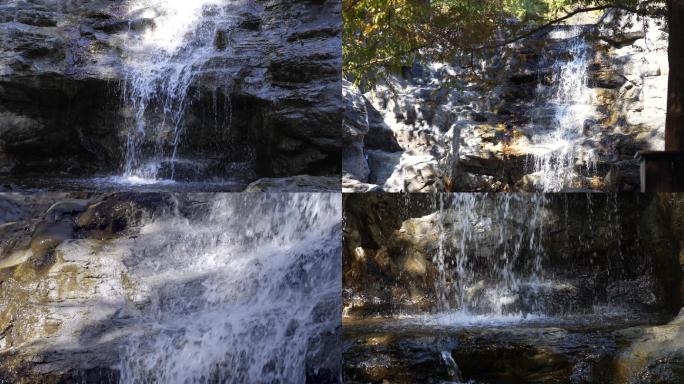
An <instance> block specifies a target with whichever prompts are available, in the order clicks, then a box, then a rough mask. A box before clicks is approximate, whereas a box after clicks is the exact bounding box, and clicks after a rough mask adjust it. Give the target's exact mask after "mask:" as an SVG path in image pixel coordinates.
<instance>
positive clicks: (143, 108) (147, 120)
mask: <svg viewBox="0 0 684 384" xmlns="http://www.w3.org/2000/svg"><path fill="white" fill-rule="evenodd" d="M228 1H230V0H197V1H182V0H139V1H137V2H135V3H134V4H133V5H132V6H131V10H130V13H131V14H134V15H136V16H137V17H140V18H148V19H152V20H154V27H153V28H149V29H147V30H146V31H145V32H144V33H142V34H140V35H132V36H133V37H131V40H130V41H129V42H128V44H127V49H128V52H126V55H127V59H126V61H125V65H126V73H127V79H126V82H125V89H124V92H123V94H124V101H125V102H126V103H127V104H128V105H130V107H131V108H132V111H133V114H134V119H133V120H134V121H133V124H132V125H131V126H130V127H129V128H128V132H127V134H126V141H125V148H124V150H125V153H124V167H123V175H122V176H121V177H120V178H118V180H119V181H121V182H123V183H129V184H150V183H157V182H159V180H160V179H162V178H164V179H169V180H173V179H174V178H175V176H176V175H175V173H176V167H177V165H178V163H179V162H183V163H189V164H184V166H186V167H192V166H193V165H196V166H197V167H201V165H202V164H192V162H193V161H197V160H192V159H181V158H179V153H178V150H179V145H180V144H181V141H182V139H183V135H184V130H185V122H186V121H185V119H186V114H187V110H188V108H189V107H190V105H191V104H192V102H193V98H194V97H195V95H194V94H193V91H192V89H191V87H192V86H194V85H196V84H194V83H195V82H196V78H197V75H198V74H199V73H200V72H201V71H202V68H203V66H204V65H205V64H206V63H207V61H208V60H209V59H210V58H211V57H212V54H214V53H215V50H216V48H215V46H214V41H215V36H216V32H217V30H219V29H221V30H229V29H230V27H231V25H232V24H233V23H235V20H236V18H235V17H233V16H232V15H230V14H227V10H226V4H227V3H228Z"/></svg>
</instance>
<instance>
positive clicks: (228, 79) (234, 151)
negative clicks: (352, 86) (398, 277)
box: [0, 0, 342, 181]
mask: <svg viewBox="0 0 684 384" xmlns="http://www.w3.org/2000/svg"><path fill="white" fill-rule="evenodd" d="M132 3H133V2H132V1H125V2H116V3H113V2H110V1H68V2H54V1H33V2H25V1H10V2H5V3H4V4H3V5H2V6H0V43H1V44H0V46H1V48H0V117H1V118H0V174H3V175H6V176H16V175H26V174H30V173H32V174H40V175H42V176H45V175H48V176H49V175H54V174H60V175H64V174H67V175H70V176H84V175H92V174H94V173H98V174H102V173H105V174H107V173H109V174H111V173H116V172H120V171H121V169H122V167H123V165H122V162H123V159H122V157H123V152H124V144H125V140H126V134H127V130H128V129H129V128H130V125H131V124H133V118H134V116H133V115H134V111H133V110H132V108H131V105H129V103H127V101H126V100H124V99H123V92H124V90H125V87H126V86H128V84H127V81H128V80H129V79H128V78H127V76H128V72H129V71H128V69H127V67H126V60H127V58H129V57H130V56H131V55H134V54H135V53H134V52H132V51H131V50H130V49H131V44H130V42H131V41H133V40H135V39H139V38H140V37H141V36H144V35H145V34H146V33H147V32H148V31H150V30H152V29H154V28H158V27H159V25H156V23H158V20H159V19H158V17H155V14H154V13H152V14H151V16H150V13H149V12H142V11H141V10H132V8H131V4H132ZM218 4H219V5H213V7H214V8H212V7H207V8H206V9H205V10H204V12H209V13H211V12H215V11H216V8H215V7H219V6H220V7H225V9H224V10H223V12H224V13H225V14H227V15H230V22H226V23H225V25H226V27H225V29H222V28H221V25H222V24H221V25H219V26H218V27H217V28H216V30H215V34H214V36H211V39H213V47H212V48H211V52H210V53H209V54H208V55H207V57H206V60H204V61H203V62H202V63H201V65H200V67H199V68H194V71H195V73H194V75H193V76H194V78H193V80H192V81H191V82H190V84H189V85H188V87H189V91H188V95H189V98H191V99H192V102H190V103H189V106H188V108H187V110H186V111H185V116H184V121H185V127H184V129H183V132H184V134H183V139H182V141H181V144H180V146H179V148H178V152H179V154H178V155H179V157H183V158H186V159H190V160H197V159H201V160H202V162H201V164H202V167H203V168H204V169H201V170H199V171H197V170H194V171H195V173H197V172H199V173H201V174H202V175H201V176H199V177H200V178H207V177H220V176H226V175H228V176H230V175H231V173H233V174H234V173H236V171H235V169H234V168H235V164H242V166H241V167H240V174H241V176H247V177H246V178H247V179H248V181H249V180H253V179H256V178H258V177H272V176H275V177H282V176H291V175H295V174H312V175H332V174H336V173H338V172H339V167H340V165H339V164H340V150H341V140H340V118H341V109H342V108H341V99H340V94H341V84H340V68H341V38H340V35H341V21H340V20H341V17H340V4H339V2H335V1H324V0H322V1H310V0H301V1H300V0H292V1H289V0H286V1H272V0H264V1H256V2H241V1H237V2H223V3H218ZM162 11H163V10H162ZM227 21H228V20H227ZM154 140H158V141H159V140H160V139H159V138H158V137H157V138H155V137H149V138H148V142H146V143H143V144H142V146H143V147H144V146H151V145H158V144H157V143H155V142H154ZM168 141H169V140H166V141H164V143H166V144H164V145H168V143H167V142H168ZM171 141H172V140H171ZM196 164H197V163H195V166H196ZM245 164H246V165H245ZM231 167H233V168H231ZM179 173H180V174H182V173H183V170H182V169H181V172H179ZM186 173H187V172H186ZM188 177H190V178H191V177H192V176H188Z"/></svg>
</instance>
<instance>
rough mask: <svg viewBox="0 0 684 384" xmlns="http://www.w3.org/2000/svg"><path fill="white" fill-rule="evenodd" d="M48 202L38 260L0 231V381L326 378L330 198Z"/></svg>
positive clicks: (330, 377)
mask: <svg viewBox="0 0 684 384" xmlns="http://www.w3.org/2000/svg"><path fill="white" fill-rule="evenodd" d="M13 201H21V199H16V198H15V199H12V200H10V201H9V203H10V204H11V203H12V202H13ZM60 204H61V205H60ZM60 204H55V205H54V207H53V208H51V210H50V212H52V213H48V214H47V215H45V216H43V218H42V219H41V220H42V221H39V222H44V223H45V224H40V225H39V226H38V227H37V228H43V227H50V228H55V227H56V224H60V225H62V226H64V225H67V224H69V225H70V226H69V228H70V230H71V231H70V232H69V234H68V235H67V236H61V237H60V238H59V239H57V238H56V237H55V236H54V235H46V236H45V238H46V239H54V240H55V241H54V242H50V243H48V242H44V243H41V244H46V246H49V248H46V250H45V253H44V254H43V255H38V254H37V253H36V252H37V251H36V249H38V248H36V247H32V248H30V249H28V250H25V249H23V248H22V244H23V242H24V240H21V235H20V234H19V233H15V232H11V228H13V226H12V223H11V224H10V225H9V227H2V230H3V231H4V232H3V238H4V239H6V240H4V241H3V243H2V246H3V247H9V249H5V248H3V255H5V253H6V252H7V251H9V252H10V253H11V254H16V253H17V252H24V253H26V255H27V259H24V260H23V261H21V260H20V261H18V262H13V263H11V264H10V265H9V267H8V266H6V265H2V264H0V265H2V266H1V267H0V272H2V281H3V284H2V288H3V289H2V291H1V292H0V322H2V325H0V328H2V329H3V330H4V331H3V334H2V337H1V338H0V340H2V342H1V343H0V354H1V355H2V356H3V361H4V363H2V364H0V381H2V379H6V380H10V381H11V380H13V378H14V379H16V378H18V377H21V378H25V379H30V378H32V377H41V375H45V376H44V377H52V378H57V380H63V381H64V382H71V381H69V380H74V381H76V382H99V381H98V380H105V378H107V379H106V380H110V381H118V382H120V383H127V384H132V383H152V382H155V383H160V382H169V383H171V382H173V383H243V382H292V383H295V382H296V383H303V382H311V383H313V382H338V381H339V375H340V354H339V349H338V348H339V344H338V332H339V327H340V320H339V310H340V294H339V292H340V270H341V269H340V246H341V239H340V216H341V212H340V196H339V195H337V194H277V195H269V194H218V195H208V194H176V195H167V194H161V195H160V194H138V193H134V194H117V195H113V196H109V197H103V198H101V199H96V200H95V201H89V202H86V204H85V205H84V204H83V201H81V202H80V203H79V205H74V204H75V203H69V204H71V205H69V206H67V205H65V204H66V202H62V203H60ZM60 207H61V208H60ZM86 207H87V208H86ZM79 212H80V213H79ZM30 214H31V213H27V215H30ZM74 215H75V216H74ZM15 216H16V214H15ZM29 217H31V216H29ZM54 220H56V222H54V223H53V221H54ZM21 223H22V222H21V221H20V222H19V224H21ZM28 223H35V221H30V222H28ZM24 225H26V224H24ZM29 225H34V224H29ZM36 233H38V229H37V230H36ZM13 236H17V237H16V238H15V237H13ZM36 236H38V235H35V236H34V237H36ZM50 236H51V237H50ZM13 239H16V241H17V242H15V241H13ZM98 239H106V240H104V241H102V240H98ZM41 241H42V240H41ZM50 241H52V240H50ZM32 243H35V244H38V243H37V240H36V239H34V241H33V242H32ZM48 244H49V245H48ZM36 258H43V259H41V260H43V263H42V264H38V263H36V262H35V261H34V259H36ZM36 265H40V267H37V266H36ZM34 268H35V269H36V272H35V275H34V274H33V273H34V272H31V271H33V270H34ZM38 268H40V269H39V270H38ZM31 276H33V277H31ZM43 295H45V296H43ZM39 297H41V298H43V297H44V298H43V299H40V300H38V298H39ZM20 313H25V314H27V315H26V316H25V317H24V319H23V320H22V323H21V324H19V323H15V322H13V320H12V319H13V318H14V316H16V315H19V314H20ZM28 314H31V315H28ZM7 321H9V323H7ZM35 362H39V363H35ZM8 375H9V376H8ZM13 375H17V376H13ZM60 382H61V381H60Z"/></svg>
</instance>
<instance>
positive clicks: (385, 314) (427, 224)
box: [343, 194, 684, 384]
mask: <svg viewBox="0 0 684 384" xmlns="http://www.w3.org/2000/svg"><path fill="white" fill-rule="evenodd" d="M500 195H501V194H490V195H489V196H490V197H489V200H487V199H485V201H487V203H484V204H482V203H480V202H477V201H474V202H471V203H470V204H468V203H464V202H462V201H459V203H458V204H456V205H454V204H453V202H452V201H449V200H448V199H446V200H445V199H440V198H438V197H435V196H431V195H425V194H415V195H398V196H382V195H377V194H366V195H356V196H347V197H346V198H345V200H344V204H345V210H346V211H345V212H346V217H345V227H344V239H345V241H344V248H343V255H344V256H343V288H344V292H343V298H344V302H343V304H344V312H343V316H344V323H343V330H344V334H343V339H344V358H345V360H344V364H345V365H344V375H345V377H344V379H345V382H352V383H383V382H393V383H394V382H396V383H414V382H426V383H441V382H466V383H573V384H575V383H587V384H588V383H611V384H623V383H659V382H662V383H677V382H681V381H682V380H684V370H682V361H683V359H682V356H684V347H683V343H682V341H681V340H682V338H681V335H682V330H683V329H684V328H682V324H684V323H683V322H682V315H681V313H680V314H679V315H677V312H679V311H680V308H681V306H682V303H683V301H682V295H681V286H682V285H681V284H682V265H684V264H682V261H681V258H680V252H681V249H682V248H681V239H682V232H681V228H682V225H681V219H682V211H681V205H682V204H681V198H682V196H681V195H680V194H662V195H640V196H637V195H625V194H621V195H617V196H616V195H603V194H557V195H547V196H546V197H545V200H544V202H543V204H540V205H537V208H535V209H531V210H530V207H534V206H535V204H536V203H535V202H534V199H533V198H531V196H529V195H528V196H527V197H525V198H522V200H521V202H522V204H521V205H518V204H517V203H514V204H509V202H507V200H510V201H515V197H514V196H516V195H509V194H504V196H503V197H502V196H500ZM482 196H487V195H482ZM454 200H455V201H456V200H457V199H456V198H454ZM465 200H466V201H467V199H465ZM448 207H454V209H455V211H454V212H452V213H450V212H449V209H450V208H448ZM459 207H460V208H461V209H460V210H459ZM487 207H489V208H487ZM535 210H537V211H539V213H534V212H535ZM501 211H509V212H511V213H512V214H511V215H504V216H500V215H497V214H496V212H501ZM445 214H446V217H448V219H446V220H445V216H444V215H445ZM535 217H543V220H542V222H543V228H544V229H543V231H541V232H539V231H536V232H534V233H535V236H541V241H540V243H538V244H540V245H541V247H540V248H527V247H528V246H529V245H528V244H530V243H529V242H530V241H532V242H533V240H531V238H530V237H526V236H523V237H521V238H519V237H518V236H520V235H519V234H520V232H519V230H522V231H523V232H525V231H526V230H527V228H528V227H534V226H535V224H534V223H535ZM468 221H470V222H471V224H472V227H469V226H468V225H467V224H463V223H467V222H468ZM459 223H461V224H459ZM510 226H512V227H513V228H519V230H512V231H510V230H506V229H502V228H503V227H507V228H511V227H510ZM522 228H525V229H522ZM471 229H472V230H473V232H468V231H470V230H471ZM440 232H443V233H445V235H444V236H440ZM465 233H472V234H473V236H475V237H476V239H477V247H476V248H469V247H468V242H467V240H466V241H463V240H462V239H463V237H464V234H465ZM442 238H445V239H453V244H455V245H454V246H450V245H448V244H450V243H449V242H446V243H445V242H443V240H441V239H442ZM499 239H507V241H503V242H502V241H499ZM518 239H524V240H522V241H520V240H518ZM506 242H508V243H512V244H520V247H521V248H522V249H525V248H527V249H528V250H529V251H530V252H528V251H523V252H520V253H514V252H513V251H515V249H516V248H515V247H507V246H506V245H504V244H505V243H506ZM464 250H466V252H468V253H471V254H472V255H474V256H473V257H472V258H465V259H461V258H460V257H461V256H459V255H462V253H463V252H464ZM442 251H443V252H444V254H445V255H446V257H445V259H444V262H443V263H440V258H439V255H440V252H442ZM539 252H542V253H543V258H541V259H539V262H540V268H541V271H542V273H541V275H537V276H542V277H541V282H540V283H536V284H535V283H534V281H531V280H527V279H526V278H524V277H523V276H522V275H524V274H525V273H524V272H522V271H524V270H525V269H526V268H527V267H526V266H525V265H526V260H530V259H533V258H534V255H535V254H536V253H539ZM511 257H514V258H517V262H515V263H513V264H511V267H510V268H511V269H506V268H508V267H506V265H507V264H506V263H505V262H504V260H505V259H506V258H511ZM459 260H461V261H459ZM440 269H442V270H444V269H446V270H447V271H451V272H450V273H451V274H453V276H454V278H453V279H449V278H448V276H450V275H449V273H447V278H446V279H444V277H443V274H441V273H440ZM499 269H503V270H505V271H507V272H506V273H504V274H499V273H495V272H494V271H497V270H499ZM478 271H479V272H478ZM471 273H474V275H475V276H476V278H475V280H472V279H470V276H471ZM511 273H512V274H516V273H517V274H520V273H522V275H518V276H519V278H518V279H517V280H515V281H516V284H517V287H516V288H515V290H514V291H513V292H515V293H514V294H513V295H511V291H510V290H508V289H510V288H507V287H506V285H505V284H504V285H501V284H499V283H498V281H500V280H504V279H505V278H506V276H507V275H510V274H511ZM455 285H457V286H458V288H459V289H461V290H462V291H459V290H458V289H456V290H454V289H453V286H455ZM488 286H489V287H496V289H494V290H492V289H488V288H487V287H488ZM454 291H455V292H463V293H462V294H461V295H462V296H461V297H460V298H459V297H458V293H457V294H456V297H453V296H450V295H451V294H452V293H450V292H454ZM492 295H494V296H495V297H496V298H495V299H492V298H491V297H490V296H492ZM496 295H498V296H496ZM501 301H503V302H504V303H503V305H501ZM445 302H446V303H447V306H446V307H445V306H444V303H445ZM497 303H498V304H499V306H497V305H496V304H497Z"/></svg>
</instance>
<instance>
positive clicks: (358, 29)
mask: <svg viewBox="0 0 684 384" xmlns="http://www.w3.org/2000/svg"><path fill="white" fill-rule="evenodd" d="M663 2H664V0H432V1H430V0H343V2H342V6H343V16H344V23H345V24H344V33H343V39H344V45H343V57H344V72H345V76H346V77H347V78H350V79H354V80H356V81H357V82H358V81H360V79H367V78H368V77H369V76H370V75H372V74H373V73H376V72H377V69H378V67H383V68H385V69H389V70H390V71H398V70H400V69H401V68H402V67H405V66H410V65H411V64H412V63H413V62H414V61H415V60H416V59H417V58H418V57H422V58H426V59H428V60H431V61H446V60H452V59H453V58H454V57H455V55H456V54H471V55H473V56H475V55H478V54H479V53H480V52H481V51H482V50H483V49H487V48H491V47H496V46H499V45H501V44H502V41H503V43H505V42H506V41H507V40H509V39H513V38H514V37H515V36H518V35H521V34H524V33H525V32H527V31H530V30H533V29H534V28H537V27H540V26H543V25H545V24H546V23H549V22H553V20H555V19H558V18H561V17H563V16H565V15H567V14H569V13H571V12H573V11H577V10H582V9H593V8H600V7H608V6H615V7H618V8H619V9H622V10H630V11H636V12H641V13H649V12H651V13H655V12H656V11H655V10H656V9H661V8H662V3H663ZM649 7H653V8H652V9H651V8H649Z"/></svg>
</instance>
